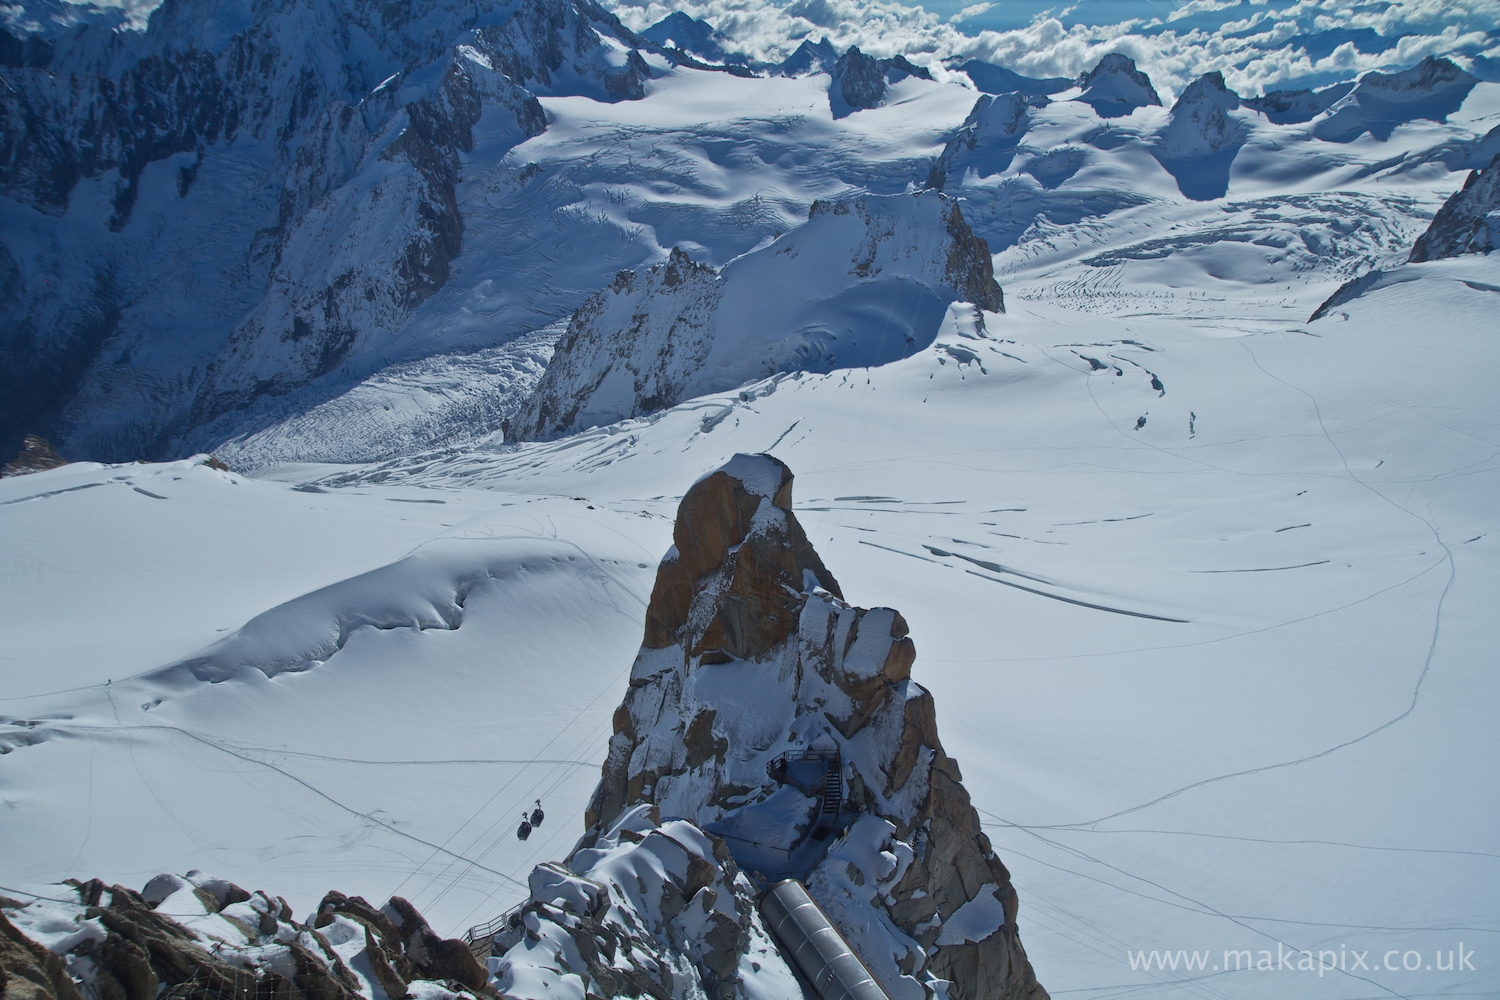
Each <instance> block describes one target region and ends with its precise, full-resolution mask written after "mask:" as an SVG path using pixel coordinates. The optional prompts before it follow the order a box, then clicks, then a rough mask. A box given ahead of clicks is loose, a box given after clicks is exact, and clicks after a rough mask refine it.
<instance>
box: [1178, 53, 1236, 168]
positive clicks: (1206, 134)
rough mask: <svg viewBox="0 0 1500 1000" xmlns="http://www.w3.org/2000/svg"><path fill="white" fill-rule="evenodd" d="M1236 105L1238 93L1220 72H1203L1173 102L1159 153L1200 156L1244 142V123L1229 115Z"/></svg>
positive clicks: (1179, 156)
mask: <svg viewBox="0 0 1500 1000" xmlns="http://www.w3.org/2000/svg"><path fill="white" fill-rule="evenodd" d="M1239 106H1240V96H1239V95H1238V94H1236V93H1235V92H1234V91H1232V90H1230V89H1229V88H1228V87H1226V86H1225V85H1224V75H1223V74H1222V73H1219V72H1217V71H1215V72H1213V73H1205V74H1203V75H1202V76H1200V77H1199V78H1198V79H1196V80H1194V81H1193V82H1192V83H1190V84H1188V85H1187V88H1186V89H1185V90H1183V92H1182V96H1181V97H1179V98H1177V103H1175V104H1173V105H1172V112H1171V119H1170V121H1169V122H1168V124H1167V127H1166V129H1165V130H1164V131H1163V133H1162V155H1164V156H1167V157H1176V158H1181V157H1189V156H1203V155H1209V154H1212V153H1217V152H1219V151H1220V150H1222V149H1226V148H1228V147H1229V146H1233V145H1237V144H1239V143H1241V142H1243V141H1244V135H1245V130H1244V126H1243V124H1241V123H1240V122H1239V121H1237V120H1236V119H1234V118H1233V117H1231V116H1230V114H1229V112H1231V111H1235V110H1238V108H1239Z"/></svg>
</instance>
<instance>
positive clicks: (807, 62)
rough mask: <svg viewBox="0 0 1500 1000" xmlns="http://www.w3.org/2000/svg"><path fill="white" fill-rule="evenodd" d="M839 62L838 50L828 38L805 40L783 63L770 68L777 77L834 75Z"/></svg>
mask: <svg viewBox="0 0 1500 1000" xmlns="http://www.w3.org/2000/svg"><path fill="white" fill-rule="evenodd" d="M838 61H839V53H838V50H837V49H835V48H834V47H833V43H832V42H830V41H829V40H828V39H827V38H820V39H818V40H817V41H816V42H813V41H811V40H809V39H806V38H804V39H803V40H802V44H801V45H798V46H797V48H796V49H795V50H794V51H793V52H792V54H791V55H789V56H787V57H786V59H784V60H783V61H782V62H780V63H778V64H777V65H775V66H772V67H770V70H771V73H772V74H773V75H775V76H807V75H809V74H812V73H832V72H833V67H834V64H835V63H837V62H838Z"/></svg>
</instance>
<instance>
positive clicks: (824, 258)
mask: <svg viewBox="0 0 1500 1000" xmlns="http://www.w3.org/2000/svg"><path fill="white" fill-rule="evenodd" d="M773 289H774V291H772V290H773ZM955 301H957V302H966V303H971V304H973V305H974V306H977V307H979V308H981V309H987V310H989V311H990V312H1002V311H1003V310H1004V299H1003V296H1002V293H1001V290H1000V286H999V285H997V284H996V283H995V278H994V270H993V267H992V265H991V263H990V253H989V246H988V245H987V244H986V243H985V242H984V240H982V239H979V238H978V237H976V236H975V235H974V234H973V232H972V231H970V229H969V227H968V224H967V223H965V222H964V218H963V213H962V211H961V210H960V208H959V204H958V202H956V201H953V200H952V199H950V198H947V197H945V196H943V195H941V194H939V193H937V192H925V193H922V194H915V195H888V196H884V197H879V196H866V197H860V198H854V199H849V200H839V201H819V202H814V203H813V206H812V210H811V213H810V216H809V219H808V222H807V224H806V225H804V226H801V227H799V228H798V229H795V230H793V231H792V232H790V233H788V234H787V235H785V236H782V237H781V238H779V239H777V240H776V241H775V242H773V243H771V244H770V245H768V246H765V247H762V248H760V249H758V250H755V251H753V252H751V253H748V254H746V255H744V256H743V257H739V258H736V259H735V260H734V261H732V262H731V263H730V264H728V265H727V266H726V267H725V268H724V270H723V272H722V273H719V272H715V271H714V270H713V268H711V267H708V266H706V265H702V264H695V263H694V262H693V261H692V260H691V259H690V258H689V257H688V255H687V254H685V253H683V252H681V251H680V250H674V251H672V255H671V257H669V258H668V260H667V262H666V263H665V264H661V265H658V266H656V267H654V268H652V269H651V270H650V271H647V272H645V273H643V274H637V273H635V272H630V271H622V272H620V274H619V275H618V276H617V277H616V278H615V280H614V282H613V283H611V285H610V286H609V288H608V289H606V290H605V291H603V292H600V293H599V294H598V295H596V296H594V297H593V298H592V299H590V300H589V301H588V302H586V303H585V304H584V305H583V306H582V307H581V308H580V309H579V310H578V311H577V312H576V313H574V315H573V319H572V321H571V322H570V323H569V325H568V329H567V332H566V333H565V334H563V336H562V337H561V338H560V339H559V340H558V342H557V348H556V351H555V353H554V354H553V356H552V360H551V363H550V364H549V366H548V368H547V372H546V374H545V375H544V376H543V377H542V379H541V381H540V383H539V384H538V385H537V386H536V389H535V391H534V393H533V394H532V395H531V396H530V397H529V398H528V399H527V401H526V403H525V404H524V405H523V406H522V407H521V409H520V411H519V412H518V413H517V415H516V416H515V418H514V419H513V420H512V421H511V422H510V423H509V425H508V428H507V429H508V431H509V433H510V434H511V436H512V437H514V438H518V439H521V440H534V439H536V438H539V437H555V436H557V435H559V434H565V433H569V432H572V431H578V430H584V429H586V428H589V427H596V426H598V425H600V424H610V423H614V422H616V421H618V420H621V419H623V418H625V417H633V416H638V415H641V414H645V413H651V412H653V411H655V410H660V409H664V408H666V407H668V406H672V405H674V404H676V403H679V402H682V401H683V400H686V399H691V398H692V397H694V396H701V395H704V394H705V393H710V392H723V391H725V390H729V389H736V388H738V387H739V386H742V385H745V384H747V383H750V382H755V381H758V380H760V379H763V378H765V377H767V376H769V375H773V374H775V373H777V372H788V371H831V370H832V369H834V368H856V367H868V366H871V365H881V364H886V363H888V362H890V361H894V360H896V359H898V358H903V357H907V356H909V355H911V354H913V353H915V352H916V351H920V350H923V349H925V348H926V347H928V346H929V345H930V344H931V343H932V342H933V339H934V338H935V337H936V336H937V331H938V327H939V325H940V324H941V323H942V321H943V317H944V315H945V313H946V311H947V309H948V306H949V305H950V304H951V303H953V302H955ZM982 322H983V321H982V320H981V321H980V323H981V325H982Z"/></svg>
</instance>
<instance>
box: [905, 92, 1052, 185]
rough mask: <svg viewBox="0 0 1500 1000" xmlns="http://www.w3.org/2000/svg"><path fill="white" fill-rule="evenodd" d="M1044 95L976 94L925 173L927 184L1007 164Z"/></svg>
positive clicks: (995, 169) (989, 171) (984, 173)
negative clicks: (956, 129)
mask: <svg viewBox="0 0 1500 1000" xmlns="http://www.w3.org/2000/svg"><path fill="white" fill-rule="evenodd" d="M1047 103H1048V101H1047V98H1046V97H1044V96H1040V95H1036V96H1031V97H1027V96H1026V95H1024V94H1021V93H1020V92H1018V91H1011V92H1010V93H1005V94H998V95H994V96H991V95H989V94H982V95H980V97H979V99H978V100H977V101H975V102H974V107H973V109H972V110H970V111H969V116H968V117H967V118H965V119H964V123H963V124H962V125H961V126H959V129H958V131H957V132H955V133H954V134H953V138H951V139H949V140H948V144H947V145H946V146H944V147H943V152H942V155H940V156H939V157H938V158H937V161H936V162H935V163H933V165H932V170H931V172H930V173H929V174H928V175H927V186H928V187H929V188H932V189H933V190H936V191H941V190H943V187H944V185H946V184H947V183H948V179H949V178H950V177H952V176H954V175H957V176H958V177H959V178H960V179H961V178H962V176H963V174H964V173H965V172H966V171H969V170H973V171H975V173H976V174H977V175H978V176H987V175H991V174H997V173H1000V172H1001V171H1003V170H1005V169H1006V168H1007V167H1009V166H1010V163H1011V160H1012V159H1013V158H1014V157H1015V155H1016V150H1017V148H1018V147H1019V145H1020V142H1021V138H1022V137H1023V136H1024V135H1025V134H1026V131H1027V129H1028V128H1029V127H1030V124H1031V117H1032V112H1033V111H1034V110H1036V109H1037V108H1043V107H1046V106H1047Z"/></svg>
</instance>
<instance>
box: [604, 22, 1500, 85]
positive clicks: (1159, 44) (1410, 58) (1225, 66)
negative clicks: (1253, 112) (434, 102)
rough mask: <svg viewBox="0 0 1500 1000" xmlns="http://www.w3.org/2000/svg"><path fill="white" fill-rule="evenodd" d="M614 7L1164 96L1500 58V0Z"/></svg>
mask: <svg viewBox="0 0 1500 1000" xmlns="http://www.w3.org/2000/svg"><path fill="white" fill-rule="evenodd" d="M608 6H609V7H610V8H611V9H612V10H613V11H614V12H615V13H616V14H617V15H618V16H619V17H620V19H621V20H622V21H624V22H625V23H626V24H627V25H629V26H630V27H632V28H637V29H639V28H645V27H646V26H648V25H650V24H652V23H654V22H656V21H658V20H660V19H661V18H663V17H665V16H666V15H667V14H669V13H671V12H673V11H675V10H681V11H683V12H685V13H687V14H689V15H691V16H693V17H698V18H702V19H704V20H706V21H708V22H709V23H711V24H713V25H714V26H715V27H717V28H718V29H719V30H720V31H722V32H724V33H725V34H727V35H729V36H730V37H732V38H733V39H735V40H736V42H738V43H739V47H740V49H741V50H742V51H744V52H745V53H746V54H747V55H749V56H751V57H752V58H754V59H758V60H764V61H776V60H780V59H782V58H785V57H786V56H787V55H789V54H790V53H791V51H792V50H793V49H795V48H796V47H797V45H798V44H800V43H801V42H802V40H803V39H805V38H812V39H814V40H816V39H817V38H820V37H827V38H828V39H829V40H830V41H832V42H833V43H834V44H835V45H837V46H838V47H839V48H844V47H846V46H849V45H858V46H859V47H860V48H861V49H862V50H864V51H865V52H868V53H870V54H872V55H877V56H882V57H884V56H891V55H895V54H896V53H904V54H905V55H906V56H907V57H908V58H910V59H912V60H913V61H914V62H919V63H924V64H928V65H932V66H934V67H935V66H936V65H937V64H940V63H947V62H953V61H955V60H965V59H982V60H984V61H986V62H992V63H997V64H999V65H1002V66H1005V67H1007V68H1009V69H1012V70H1015V71H1016V72H1018V73H1022V74H1025V75H1027V76H1038V77H1056V76H1076V75H1077V74H1078V73H1080V72H1082V71H1083V70H1086V69H1088V68H1090V67H1091V66H1093V65H1094V63H1096V62H1098V60H1099V58H1100V57H1101V56H1104V55H1106V54H1108V53H1110V52H1122V53H1124V54H1126V55H1128V56H1130V57H1131V58H1133V59H1134V60H1135V61H1136V63H1137V64H1138V65H1139V66H1140V68H1141V69H1143V70H1144V71H1145V72H1146V73H1147V74H1148V75H1150V77H1151V79H1152V81H1153V83H1155V84H1156V87H1157V89H1158V90H1160V91H1162V96H1163V99H1166V98H1167V97H1168V95H1171V96H1172V97H1175V96H1176V95H1177V94H1179V93H1181V92H1182V89H1183V88H1184V87H1186V86H1187V84H1188V83H1190V82H1191V81H1192V80H1194V79H1195V78H1197V77H1198V76H1200V75H1202V74H1204V73H1207V72H1212V71H1214V70H1218V71H1219V72H1221V73H1223V74H1224V79H1225V81H1226V82H1228V83H1229V85H1230V86H1231V87H1233V88H1234V89H1235V90H1237V91H1239V92H1240V93H1241V94H1245V95H1258V94H1261V93H1264V92H1265V91H1267V90H1276V89H1281V88H1285V87H1296V86H1319V85H1322V84H1324V83H1331V82H1333V81H1335V80H1340V79H1352V78H1354V77H1356V76H1358V75H1359V74H1361V73H1364V72H1366V71H1368V70H1373V69H1381V70H1389V69H1395V68H1403V67H1406V66H1410V65H1412V64H1413V63H1416V62H1419V61H1420V60H1421V59H1422V58H1423V57H1425V56H1428V55H1438V56H1448V57H1450V58H1453V59H1454V60H1455V61H1456V62H1458V63H1460V64H1461V65H1463V66H1465V67H1466V68H1470V69H1471V70H1473V71H1476V72H1479V73H1480V75H1486V76H1494V75H1495V72H1494V71H1495V70H1496V69H1500V0H1398V2H1395V3H1375V4H1363V5H1360V4H1354V5H1351V4H1348V3H1345V2H1343V0H1299V2H1294V3H1291V4H1285V5H1278V4H1276V3H1274V2H1268V0H1188V2H1186V3H1183V4H1181V5H1180V6H1178V7H1177V8H1176V9H1174V10H1173V11H1172V13H1171V14H1170V15H1168V16H1167V17H1166V18H1164V19H1163V18H1150V19H1146V18H1136V19H1131V20H1126V21H1122V22H1120V23H1118V24H1109V25H1086V24H1071V25H1069V24H1065V23H1064V21H1063V20H1062V19H1060V18H1059V17H1058V16H1042V17H1039V18H1037V19H1036V20H1035V21H1033V22H1032V23H1031V24H1029V25H1027V26H1026V27H1024V28H1019V29H1016V30H1013V31H990V30H984V31H978V32H975V33H968V32H966V31H964V30H963V22H964V21H965V20H966V19H968V18H969V17H972V16H974V15H975V14H977V13H982V11H983V9H986V5H984V4H975V5H973V6H972V7H968V8H965V9H964V10H962V11H959V12H958V13H957V14H955V15H953V16H950V17H943V16H940V15H939V14H935V13H932V12H930V11H928V10H925V9H923V8H922V7H917V6H908V5H907V4H904V3H901V2H899V0H665V2H663V0H647V2H645V3H640V2H628V0H614V2H612V3H609V4H608Z"/></svg>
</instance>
